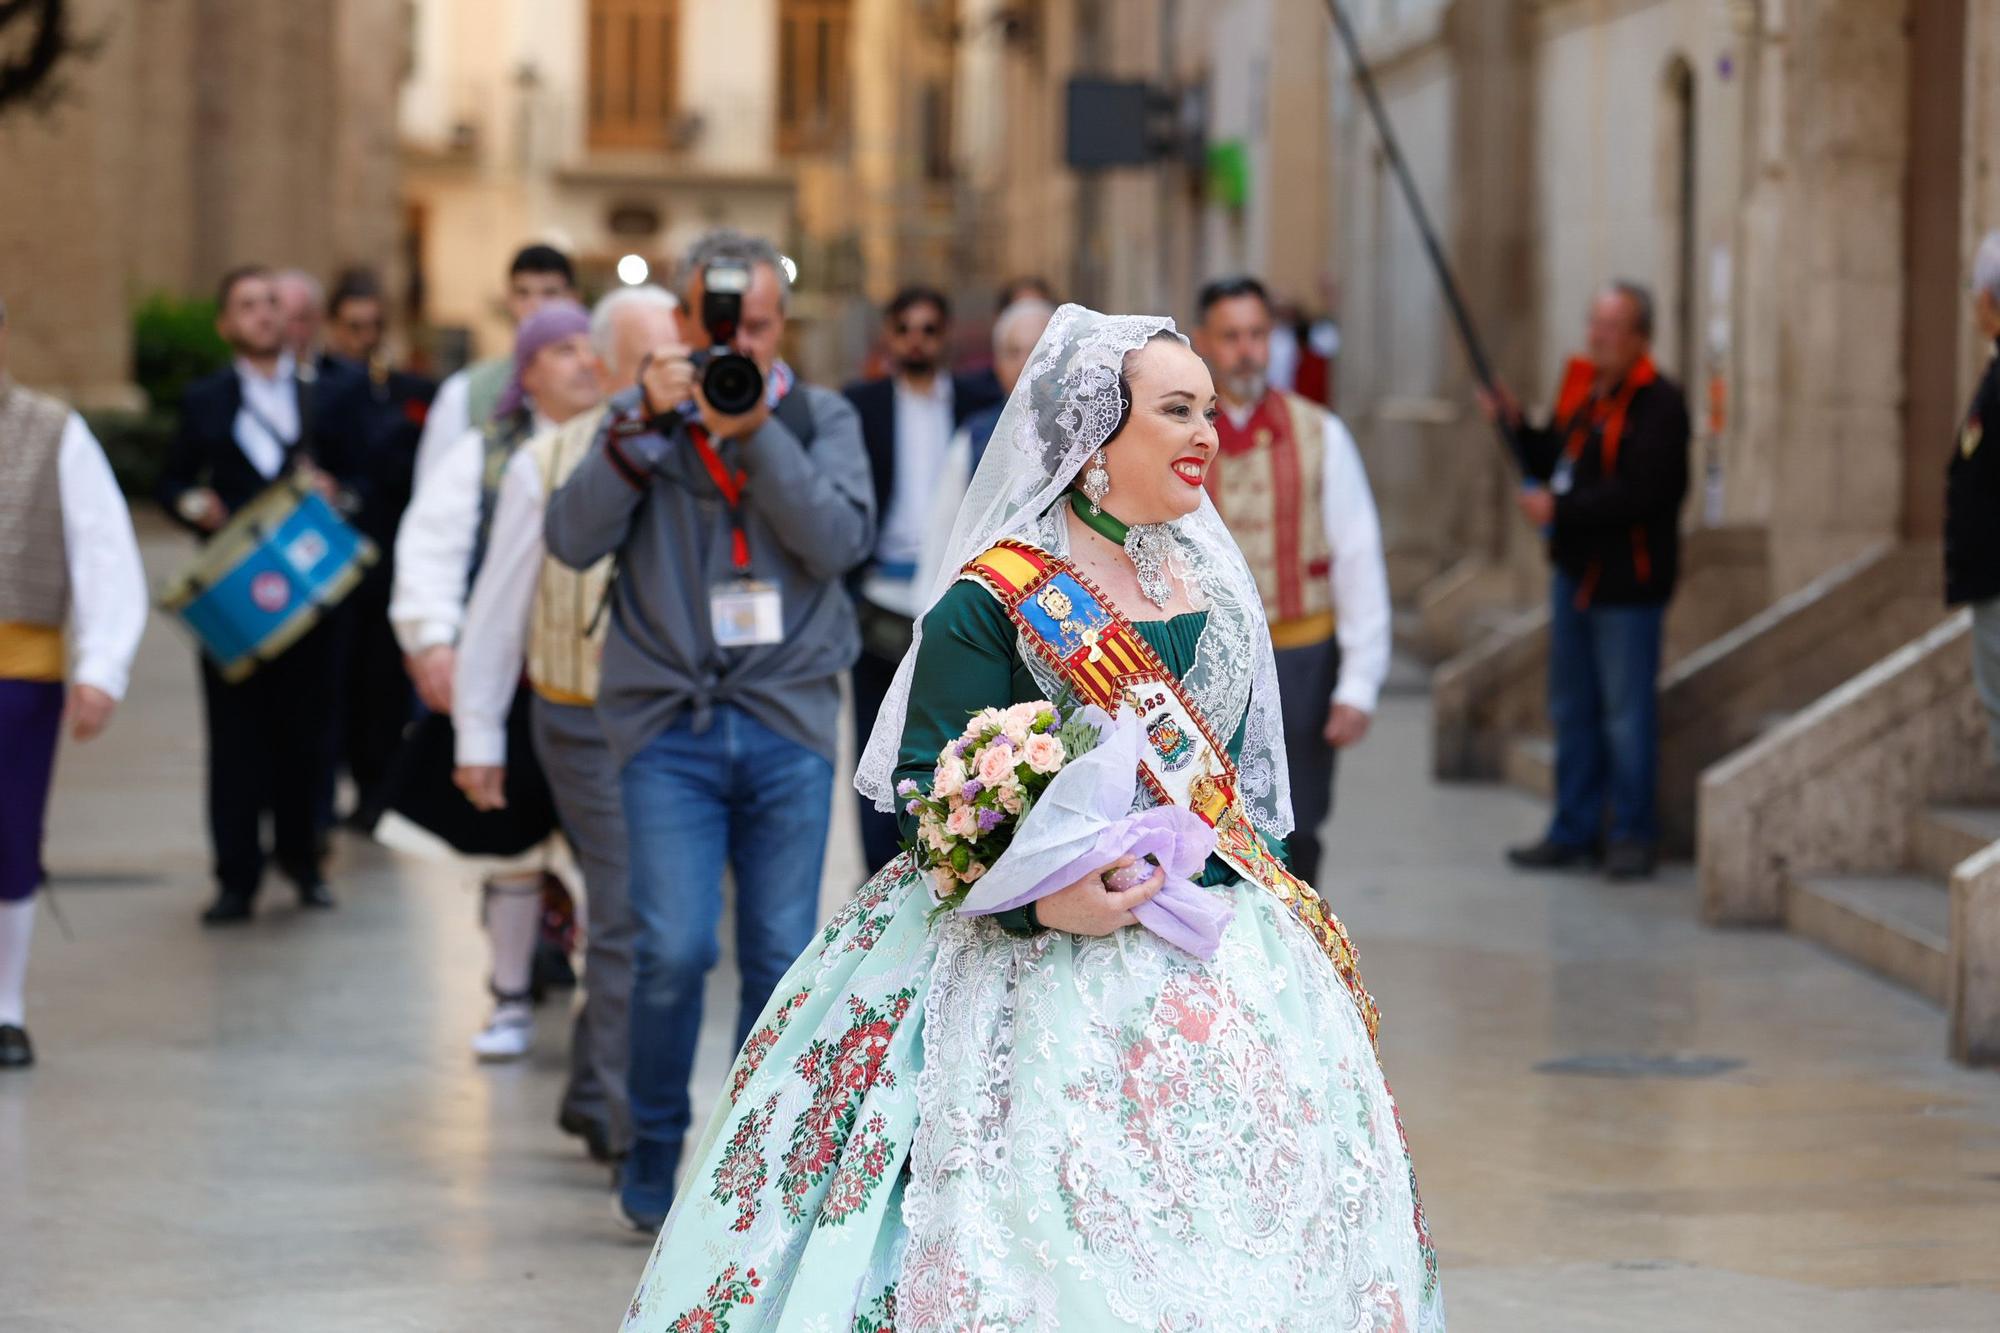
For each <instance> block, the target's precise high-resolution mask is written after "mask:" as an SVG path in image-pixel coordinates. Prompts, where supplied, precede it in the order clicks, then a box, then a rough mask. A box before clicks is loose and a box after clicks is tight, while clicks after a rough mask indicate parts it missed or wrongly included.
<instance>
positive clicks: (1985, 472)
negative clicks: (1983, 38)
mask: <svg viewBox="0 0 2000 1333" xmlns="http://www.w3.org/2000/svg"><path fill="white" fill-rule="evenodd" d="M1971 287H1972V321H1973V324H1974V326H1975V327H1976V328H1977V329H1978V330H1979V336H1980V337H1981V338H1982V339H1983V340H1984V341H1985V342H1986V343H1987V344H1988V345H1989V346H1990V347H1991V348H1992V351H1991V352H1990V353H1989V355H1991V356H1992V358H1993V359H1991V360H1989V361H1988V362H1987V363H1986V371H1985V373H1984V374H1982V375H1981V376H1980V377H1979V387H1978V389H1977V390H1976V391H1975V392H1974V393H1973V395H1972V406H1971V407H1970V408H1968V409H1967V410H1966V413H1965V417H1964V420H1963V422H1962V423H1961V425H1960V427H1959V432H1958V447H1957V448H1956V449H1953V450H1952V451H1951V463H1950V465H1949V467H1948V468H1947V470H1946V474H1945V492H1944V599H1945V601H1946V602H1947V603H1949V604H1950V605H1952V606H1960V605H1969V606H1970V607H1971V608H1972V679H1973V683H1974V685H1975V686H1977V687H1978V691H1979V702H1980V703H1981V704H1982V705H1984V706H1985V709H1986V726H1987V734H1988V737H1989V739H1990V740H1991V742H1992V759H1993V760H1994V762H1996V763H2000V231H1990V232H1988V233H1986V235H1985V237H1984V238H1983V239H1982V240H1981V241H1980V243H1979V251H1978V253H1977V254H1976V255H1975V256H1974V258H1973V261H1972V283H1971ZM1988 434H1991V435H1993V436H1994V437H1995V438H1994V439H1992V440H1990V441H1989V440H1988V439H1987V438H1986V437H1987V435H1988Z"/></svg>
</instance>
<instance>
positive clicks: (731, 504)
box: [688, 426, 750, 575]
mask: <svg viewBox="0 0 2000 1333" xmlns="http://www.w3.org/2000/svg"><path fill="white" fill-rule="evenodd" d="M688 438H689V439H691V440H692V441H693V442H694V450H695V453H696V454H697V455H698V456H699V457H700V458H701V465H702V466H703V467H704V468H707V469H708V478H709V480H710V481H713V482H714V483H715V489H716V490H718V491H720V492H721V493H722V503H723V504H724V505H725V506H727V507H728V509H729V559H730V564H731V565H733V566H734V567H735V570H736V572H737V574H739V575H747V574H749V572H750V537H749V534H748V533H746V532H745V531H744V529H743V487H744V485H745V484H746V483H747V482H748V481H749V480H750V474H749V473H747V472H745V471H744V470H743V469H742V468H739V467H731V466H730V465H729V464H727V463H725V462H723V461H722V455H721V454H720V453H718V452H717V451H716V448H715V446H714V445H713V444H711V443H710V442H709V438H708V432H707V431H705V430H703V429H702V428H701V427H700V426H690V427H689V428H688Z"/></svg>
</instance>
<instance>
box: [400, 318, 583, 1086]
mask: <svg viewBox="0 0 2000 1333" xmlns="http://www.w3.org/2000/svg"><path fill="white" fill-rule="evenodd" d="M512 366H513V369H512V371H511V372H510V375H509V378H508V381H507V384H506V385H505V387H504V388H503V389H502V390H501V393H500V396H499V400H498V401H497V403H496V404H495V405H494V408H493V415H492V419H491V420H489V421H487V422H485V423H483V424H482V425H478V426H474V427H471V428H469V429H467V430H465V431H464V432H462V433H461V434H460V435H459V437H458V438H457V439H456V440H453V441H451V442H450V443H448V444H447V445H445V446H443V447H442V448H441V449H440V451H439V454H438V457H437V458H436V460H435V461H434V462H433V463H432V464H431V465H430V466H429V467H428V468H427V469H425V470H424V471H422V472H420V473H419V474H418V477H417V488H416V494H415V495H413V496H412V497H411V498H410V506H409V508H408V509H407V510H405V511H404V513H403V521H402V524H401V526H400V527H399V528H398V529H397V532H396V560H395V576H394V577H395V582H394V585H393V587H392V589H391V592H390V596H389V621H390V624H391V626H392V627H393V628H394V629H395V632H396V639H397V642H398V643H400V644H401V645H402V648H403V651H404V652H405V653H406V654H408V655H409V657H410V659H411V660H412V661H413V662H414V661H417V660H419V659H428V660H430V661H432V662H435V661H439V660H442V661H443V662H444V663H445V664H446V665H447V667H448V668H449V669H446V670H444V671H443V673H442V674H441V675H440V674H437V673H434V672H432V671H431V670H430V669H429V668H428V667H426V668H425V669H422V670H415V671H413V672H412V676H413V678H414V679H415V681H416V685H417V693H418V696H419V697H420V698H421V699H422V700H423V702H424V705H425V707H427V708H429V709H430V710H431V711H433V712H435V713H441V714H444V715H447V716H449V715H450V713H451V707H452V693H451V682H452V676H453V671H454V670H455V667H456V660H457V654H458V646H457V645H458V637H459V632H460V631H461V630H462V629H463V628H464V625H465V604H466V600H467V599H468V598H469V597H470V596H471V591H472V581H473V578H474V576H475V574H476V573H477V571H478V568H479V565H480V563H481V561H482V559H483V557H484V551H485V547H486V538H487V531H488V529H489V527H490V526H491V524H492V521H493V512H494V506H495V504H496V502H497V500H498V494H499V488H500V479H501V477H502V476H503V475H504V474H505V472H506V468H507V464H508V461H509V460H510V459H511V458H512V457H513V455H514V453H515V451H516V450H518V449H519V448H521V447H522V446H523V445H525V444H526V443H527V442H528V441H529V440H530V439H532V438H534V437H535V436H537V435H540V434H542V433H544V432H547V431H552V430H554V429H555V428H556V427H557V426H559V425H561V424H562V423H563V422H565V421H568V420H569V419H570V418H572V417H576V416H580V415H582V414H583V413H585V412H587V411H589V410H590V409H591V408H593V407H595V406H597V404H598V402H599V401H600V400H601V399H602V398H603V393H604V385H603V379H602V370H601V366H600V364H599V361H598V358H597V354H596V352H595V350H594V349H593V348H592V346H591V342H590V316H589V315H588V314H586V313H585V312H584V309H583V307H582V306H580V305H577V304H576V303H575V302H574V301H567V300H559V301H553V302H550V303H549V304H546V305H544V306H542V307H541V308H540V309H538V310H536V311H535V312H534V313H533V314H531V315H530V316H529V317H528V318H527V319H526V320H524V321H523V322H522V324H521V327H520V329H519V330H518V331H517V332H516V334H515V337H514V351H513V361H512ZM517 758H519V759H520V760H521V761H522V763H521V764H520V765H519V766H518V767H527V766H529V765H530V764H531V763H532V759H531V756H530V755H527V754H523V755H520V756H517ZM537 772H538V770H537ZM537 782H539V778H538V779H537ZM451 800H452V802H453V804H454V805H456V802H457V800H458V793H456V792H455V791H454V792H453V793H452V795H451ZM473 810H474V807H473V806H472V805H471V804H470V803H469V802H468V803H467V804H465V805H464V806H463V812H464V813H465V814H468V815H469V814H471V813H472V812H473ZM496 817H499V818H503V819H506V820H508V821H510V826H511V827H517V828H522V829H523V830H524V831H523V832H522V833H521V837H520V843H521V845H527V844H529V843H533V842H539V841H540V840H541V839H542V838H543V837H546V836H547V834H548V832H549V831H550V829H549V824H548V823H547V822H539V821H546V820H547V815H546V813H540V814H530V813H529V812H526V811H522V810H520V809H519V808H518V807H516V808H510V809H507V810H505V811H501V812H497V814H496ZM529 819H535V820H537V821H538V823H537V824H536V825H535V826H533V827H532V828H531V829H530V828H528V826H527V825H526V823H525V821H527V820H529ZM512 821H520V822H519V823H518V824H516V823H512ZM483 869H485V871H486V874H485V875H484V894H483V898H482V911H481V916H482V919H483V920H484V922H485V925H486V930H487V934H488V936H489V937H490V939H491V942H492V949H493V954H492V959H493V968H492V974H491V976H490V978H489V986H490V988H491V990H492V992H493V1001H494V1008H493V1014H492V1017H491V1018H490V1019H489V1020H488V1021H487V1024H486V1026H485V1027H484V1028H483V1029H481V1030H480V1032H479V1033H478V1034H476V1035H475V1036H474V1037H473V1039H472V1050H473V1054H474V1055H475V1056H477V1057H478V1058H479V1059H481V1060H485V1061H505V1060H517V1059H520V1058H521V1057H523V1056H525V1055H526V1054H527V1053H528V1051H529V1048H530V1047H531V1046H532V1044H533V1042H534V1033H535V1020H534V1008H533V995H534V959H535V945H536V941H537V939H538V938H539V935H540V930H541V921H542V877H543V873H544V871H543V858H542V856H541V855H540V854H539V853H537V852H533V851H531V852H529V853H527V854H526V855H525V856H523V857H513V858H510V859H509V860H508V861H507V862H505V863H504V864H499V865H492V864H489V865H487V866H485V867H483ZM573 1072H587V1071H573Z"/></svg>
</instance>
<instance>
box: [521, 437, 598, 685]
mask: <svg viewBox="0 0 2000 1333" xmlns="http://www.w3.org/2000/svg"><path fill="white" fill-rule="evenodd" d="M603 420H604V409H603V408H601V407H600V408H596V409H594V410H592V411H589V412H586V413H584V414H583V415H582V416H580V417H572V418H571V419H570V420H568V421H565V422H564V423H563V424H562V425H560V426H558V427H556V428H555V429H554V430H551V431H544V432H543V433H542V434H540V435H537V436H536V437H535V438H534V439H532V440H530V441H528V443H527V444H526V445H524V446H522V447H523V448H525V449H526V450H527V451H528V455H529V457H531V458H533V459H534V461H535V471H536V472H537V473H538V474H539V475H540V477H541V479H542V498H543V501H544V503H546V502H547V500H548V498H549V497H550V496H553V495H554V494H555V493H556V492H557V491H558V490H560V489H561V488H562V484H563V483H564V482H565V481H568V480H569V475H570V473H572V472H574V471H576V467H577V464H579V463H581V462H582V461H583V459H584V456H585V455H586V454H588V453H589V452H590V448H591V446H592V445H593V444H594V443H595V442H596V440H597V428H598V426H599V425H600V424H602V422H603ZM611 569H612V558H611V557H610V556H606V557H605V558H604V559H602V560H600V561H598V562H597V563H596V564H594V565H592V566H591V567H590V568H589V569H587V570H585V571H583V572H582V573H580V574H579V573H578V572H577V571H575V570H573V569H571V568H570V567H569V566H567V565H565V564H563V563H562V562H561V561H559V560H556V559H555V558H554V557H552V556H546V555H545V556H543V557H542V571H541V578H540V582H539V584H538V585H537V586H536V588H535V608H534V611H533V613H532V616H531V617H530V619H529V622H528V682H529V684H531V685H533V686H534V688H535V692H536V693H537V694H540V695H541V696H542V697H543V698H545V699H549V700H551V701H553V702H555V703H561V704H575V705H588V704H592V703H595V702H596V701H597V683H598V675H599V670H600V667H601V665H602V661H603V657H604V631H605V626H606V624H607V623H608V622H609V620H610V616H611V611H610V608H609V607H607V606H606V605H605V600H606V598H607V596H608V594H609V592H610V588H611Z"/></svg>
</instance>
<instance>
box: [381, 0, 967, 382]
mask: <svg viewBox="0 0 2000 1333" xmlns="http://www.w3.org/2000/svg"><path fill="white" fill-rule="evenodd" d="M951 9H952V6H951V5H949V4H940V3H936V2H935V0H742V3H732V4H727V5H723V4H711V3H706V0H419V2H418V3H417V4H416V6H415V10H414V12H415V50H414V60H413V65H412V71H411V76H410V78H409V80H408V82H407V83H406V85H405V87H404V89H403V94H402V101H401V115H400V133H401V140H402V160H403V168H404V176H403V192H404V200H405V206H406V217H407V219H408V223H409V228H410V234H409V246H410V252H411V254H412V255H413V256H414V257H415V260H416V263H417V265H418V268H419V271H420V273H421V275H422V291H423V308H422V314H423V317H424V320H425V322H426V323H427V324H429V325H430V326H432V327H433V328H434V329H439V330H444V331H448V332H450V333H454V334H462V335H463V337H462V339H460V340H459V341H460V348H461V350H463V351H464V352H465V353H466V354H470V355H486V354H490V353H491V352H492V351H494V350H497V349H499V348H502V347H504V346H505V344H506V338H507V328H506V322H505V318H504V313H503V310H502V307H501V304H500V295H501V290H502V285H503V278H504V271H505V265H506V262H507V259H508V257H509V255H510V254H511V253H512V251H513V250H514V249H515V248H516V247H518V246H519V245H520V244H522V243H524V242H526V241H528V240H535V239H539V240H546V241H548V242H550V243H553V244H555V245H557V246H559V247H560V248H562V249H563V250H565V251H566V252H568V253H571V254H573V255H575V256H576V257H577V259H578V261H579V263H580V266H581V269H582V274H583V278H584V285H585V287H586V289H587V290H588V291H590V292H596V291H599V290H602V289H603V288H605V287H607V286H609V285H611V284H612V283H614V282H615V281H617V280H618V279H617V278H616V276H615V274H616V272H617V265H618V263H619V261H620V260H621V259H624V258H625V257H626V256H629V255H636V256H638V257H639V259H641V260H644V261H645V263H646V264H647V266H648V270H649V272H650V273H651V274H652V276H653V277H655V278H656V279H658V278H664V277H665V276H666V275H667V274H669V273H670V272H671V269H672V265H673V263H674V261H675V259H676V258H677V257H678V256H679V255H680V254H681V253H682V252H683V251H684V250H685V248H686V246H687V243H688V242H689V241H690V240H691V239H692V238H693V237H694V236H696V235H698V234H699V233H700V232H702V231H704V230H707V229H708V228H710V227H713V226H717V225H728V226H734V227H738V228H741V229H744V230H747V231H752V232H756V233H759V234H762V235H765V236H769V237H771V238H772V239H773V240H774V241H775V242H776V243H777V244H778V245H779V246H780V247H781V248H782V249H783V250H784V251H785V253H786V254H787V255H788V256H790V257H791V258H793V260H794V261H795V263H796V264H797V266H798V271H799V277H798V285H797V290H796V294H795V299H794V303H793V307H792V312H791V314H792V318H791V338H792V342H793V346H792V348H791V353H792V355H793V356H794V358H795V359H797V360H798V361H799V362H800V363H801V365H802V366H803V367H804V369H805V370H806V371H807V373H808V374H811V375H814V376H816V377H818V378H821V379H836V380H837V379H838V378H840V377H842V376H845V375H847V374H850V373H852V372H853V370H854V368H855V367H856V366H858V365H859V364H860V363H861V360H862V358H863V354H864V353H865V351H866V348H867V346H868V344H869V341H870V339H871V338H872V336H873V333H874V327H875V321H874V316H873V304H872V303H873V302H874V301H877V300H880V299H881V298H883V297H885V296H886V295H887V294H888V292H889V291H890V290H891V289H892V288H893V287H894V286H895V285H896V284H897V283H898V282H899V281H908V280H914V279H918V278H921V279H923V280H926V281H932V282H938V281H943V280H944V279H945V278H946V277H947V276H948V275H950V274H952V273H953V272H955V271H957V269H958V268H959V265H960V263H961V260H962V253H961V250H960V248H959V247H958V246H957V245H956V242H955V237H954V230H953V224H954V216H953V213H952V211H951V203H952V199H953V195H952V179H953V173H954V168H955V162H954V159H953V155H952V147H951V137H950V136H951V127H952V123H953V119H954V117H953V96H954V94H953V89H954V84H953V79H954V71H955V67H956V61H955V50H954V44H953V38H952V32H953V29H952V21H951Z"/></svg>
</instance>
